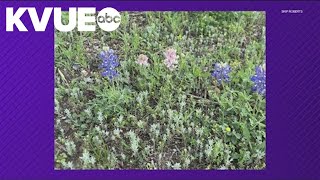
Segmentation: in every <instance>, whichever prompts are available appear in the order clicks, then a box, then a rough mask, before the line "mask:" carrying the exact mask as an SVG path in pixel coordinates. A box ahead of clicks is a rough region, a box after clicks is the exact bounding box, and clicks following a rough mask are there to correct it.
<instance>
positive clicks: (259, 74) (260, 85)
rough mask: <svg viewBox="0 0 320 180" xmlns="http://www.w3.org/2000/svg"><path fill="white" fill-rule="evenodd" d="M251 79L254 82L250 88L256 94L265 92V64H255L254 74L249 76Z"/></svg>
mask: <svg viewBox="0 0 320 180" xmlns="http://www.w3.org/2000/svg"><path fill="white" fill-rule="evenodd" d="M251 81H252V82H253V83H254V85H253V87H252V90H253V91H255V92H257V93H258V94H261V95H265V94H266V70H265V66H257V67H256V74H255V75H254V76H252V77H251Z"/></svg>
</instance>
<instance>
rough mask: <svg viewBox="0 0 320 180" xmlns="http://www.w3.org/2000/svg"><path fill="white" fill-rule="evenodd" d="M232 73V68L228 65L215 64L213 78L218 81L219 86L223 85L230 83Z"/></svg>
mask: <svg viewBox="0 0 320 180" xmlns="http://www.w3.org/2000/svg"><path fill="white" fill-rule="evenodd" d="M230 72H231V67H230V66H229V65H228V64H226V63H215V64H214V69H213V72H212V73H211V76H212V77H214V78H215V79H217V81H218V84H219V85H221V83H222V82H230V76H229V73H230Z"/></svg>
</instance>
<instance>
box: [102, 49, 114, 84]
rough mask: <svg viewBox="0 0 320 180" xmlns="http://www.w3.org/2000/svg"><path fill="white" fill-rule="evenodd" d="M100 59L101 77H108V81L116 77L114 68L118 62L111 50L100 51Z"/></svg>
mask: <svg viewBox="0 0 320 180" xmlns="http://www.w3.org/2000/svg"><path fill="white" fill-rule="evenodd" d="M100 58H101V59H102V61H103V62H102V64H101V65H100V68H102V69H103V72H102V76H104V77H108V78H109V79H110V80H112V79H113V78H114V77H116V76H118V72H117V70H116V69H115V68H116V67H118V66H119V62H118V56H117V55H115V54H114V51H113V50H112V49H108V50H104V51H101V53H100Z"/></svg>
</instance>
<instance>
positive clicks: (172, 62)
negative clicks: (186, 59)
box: [164, 48, 179, 71]
mask: <svg viewBox="0 0 320 180" xmlns="http://www.w3.org/2000/svg"><path fill="white" fill-rule="evenodd" d="M164 56H165V58H166V59H165V60H164V64H165V65H166V66H167V68H169V70H171V71H172V70H173V69H174V68H176V66H177V64H178V60H177V59H178V58H179V56H178V55H177V51H176V50H175V49H172V48H170V49H167V50H166V52H164Z"/></svg>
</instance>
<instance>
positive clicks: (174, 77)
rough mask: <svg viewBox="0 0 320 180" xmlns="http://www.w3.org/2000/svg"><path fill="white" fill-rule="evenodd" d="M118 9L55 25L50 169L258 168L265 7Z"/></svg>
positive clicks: (262, 139)
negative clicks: (111, 22) (109, 20)
mask: <svg viewBox="0 0 320 180" xmlns="http://www.w3.org/2000/svg"><path fill="white" fill-rule="evenodd" d="M120 15H121V22H120V25H119V27H118V28H117V29H116V30H114V31H112V32H106V31H103V30H101V29H99V27H98V26H97V29H96V31H92V32H90V31H86V32H81V31H77V30H76V29H75V30H73V31H70V32H62V31H58V30H55V32H54V43H55V44H54V61H55V62H54V162H55V164H54V167H55V169H56V170H264V169H265V168H266V95H267V93H266V92H267V91H266V33H265V32H266V13H265V11H120ZM68 19H69V16H68V13H67V12H63V13H62V21H63V23H64V24H67V23H68Z"/></svg>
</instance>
